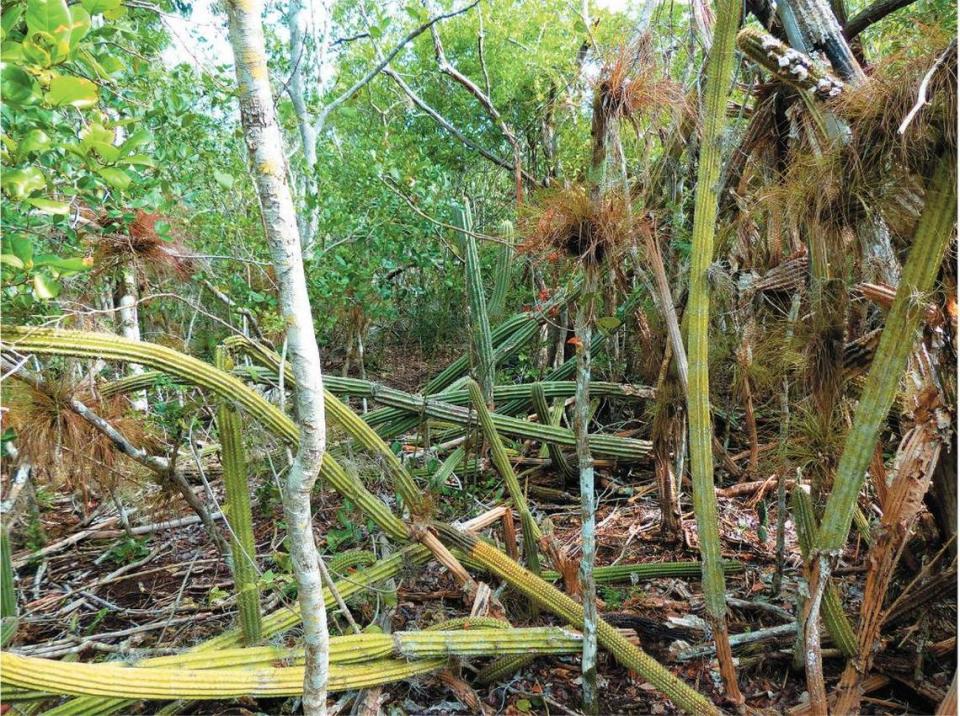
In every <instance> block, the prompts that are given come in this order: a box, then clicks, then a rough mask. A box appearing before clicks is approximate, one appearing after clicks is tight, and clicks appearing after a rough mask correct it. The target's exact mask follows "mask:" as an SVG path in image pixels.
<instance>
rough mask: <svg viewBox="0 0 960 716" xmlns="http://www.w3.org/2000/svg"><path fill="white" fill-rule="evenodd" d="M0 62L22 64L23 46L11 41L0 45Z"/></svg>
mask: <svg viewBox="0 0 960 716" xmlns="http://www.w3.org/2000/svg"><path fill="white" fill-rule="evenodd" d="M0 61H2V62H13V63H15V64H23V61H24V60H23V45H21V44H20V43H19V42H15V41H13V40H5V41H4V42H3V43H0Z"/></svg>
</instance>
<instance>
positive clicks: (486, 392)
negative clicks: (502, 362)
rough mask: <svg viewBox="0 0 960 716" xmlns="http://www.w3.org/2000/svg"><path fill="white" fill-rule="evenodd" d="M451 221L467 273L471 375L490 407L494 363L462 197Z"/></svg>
mask: <svg viewBox="0 0 960 716" xmlns="http://www.w3.org/2000/svg"><path fill="white" fill-rule="evenodd" d="M453 223H454V225H455V226H457V227H458V228H459V229H460V244H461V247H462V249H463V258H464V265H465V267H466V272H467V275H466V284H467V309H468V310H467V319H468V324H469V327H470V339H471V344H472V346H473V353H474V374H475V375H476V379H477V382H478V383H479V384H480V387H481V389H482V390H483V399H484V401H485V402H486V404H487V405H490V406H492V405H493V383H494V372H495V371H496V362H495V360H494V356H493V338H492V337H491V335H490V321H489V319H488V318H487V299H486V297H485V296H484V292H483V277H482V275H481V273H480V252H479V251H478V250H477V240H476V238H475V237H474V236H473V234H471V233H470V232H471V231H473V217H472V215H471V213H470V202H469V200H467V199H466V198H464V200H463V206H462V207H460V206H457V207H454V210H453Z"/></svg>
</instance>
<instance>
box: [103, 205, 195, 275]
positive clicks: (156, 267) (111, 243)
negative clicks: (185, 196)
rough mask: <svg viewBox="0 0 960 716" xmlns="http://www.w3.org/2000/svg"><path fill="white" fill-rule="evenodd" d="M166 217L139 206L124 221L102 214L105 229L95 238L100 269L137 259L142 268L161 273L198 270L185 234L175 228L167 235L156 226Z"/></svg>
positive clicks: (134, 261)
mask: <svg viewBox="0 0 960 716" xmlns="http://www.w3.org/2000/svg"><path fill="white" fill-rule="evenodd" d="M160 222H166V223H168V224H169V223H170V220H169V219H168V218H167V217H164V216H161V215H160V214H150V213H147V212H145V211H142V210H140V209H137V211H136V213H135V214H134V217H133V220H132V221H130V223H129V224H123V223H122V222H119V221H117V220H115V219H112V218H101V220H100V224H101V225H102V226H103V229H104V233H103V234H102V235H100V236H98V237H97V238H96V239H95V242H94V252H95V254H96V259H97V264H98V266H100V268H101V270H102V269H103V268H106V267H110V266H113V265H116V264H121V263H128V262H132V263H134V264H135V265H136V266H137V267H138V269H140V270H142V271H152V272H154V273H156V274H159V275H171V274H172V275H173V276H175V277H177V278H188V277H189V276H191V275H192V274H193V273H194V272H195V271H196V268H197V267H196V262H195V261H194V260H193V258H192V257H191V256H190V251H189V250H188V249H187V246H186V244H185V243H184V240H183V237H182V236H180V235H179V234H178V233H177V232H175V231H174V230H173V229H172V228H171V230H170V231H169V232H168V233H166V234H165V235H163V236H161V234H160V233H159V232H158V230H157V224H158V223H160Z"/></svg>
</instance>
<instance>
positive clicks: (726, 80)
mask: <svg viewBox="0 0 960 716" xmlns="http://www.w3.org/2000/svg"><path fill="white" fill-rule="evenodd" d="M739 26H740V3H739V2H736V1H735V0H721V1H720V2H719V3H718V4H717V22H716V30H715V33H714V38H713V48H712V50H711V51H710V56H709V57H708V59H707V80H706V88H705V97H704V106H703V138H702V144H701V149H700V165H699V167H698V168H697V190H696V197H695V209H694V224H693V256H692V257H691V265H690V297H689V300H688V312H689V316H690V325H689V329H688V333H687V340H688V346H687V347H688V351H687V356H688V359H689V366H688V373H689V380H690V384H689V390H688V393H687V402H688V405H689V410H688V412H689V418H688V420H689V424H690V474H691V481H692V483H693V506H694V512H695V514H696V519H697V534H698V536H699V543H700V553H701V555H702V557H703V591H704V597H705V601H706V607H707V617H708V620H709V622H710V625H711V627H712V628H713V635H714V639H715V641H716V645H717V659H718V661H719V663H720V672H721V674H722V676H723V680H724V684H725V686H726V694H727V698H728V699H730V700H731V701H733V702H734V703H738V704H739V703H742V702H743V695H742V694H741V693H740V689H739V687H738V686H737V675H736V670H735V668H734V665H733V656H732V654H731V651H730V642H729V638H728V635H727V620H726V609H727V605H726V599H725V595H724V590H725V585H724V579H723V568H722V565H721V560H720V531H719V527H718V521H717V496H716V491H715V486H714V482H713V451H712V449H711V447H712V445H713V440H712V438H713V427H712V421H711V419H710V374H709V365H708V362H709V356H710V346H709V328H710V286H709V283H708V280H707V270H708V269H709V267H710V264H711V262H712V261H713V242H714V233H715V227H716V220H717V201H718V197H717V186H718V185H719V180H720V165H721V151H720V149H721V148H720V133H721V130H722V128H723V122H724V118H725V117H726V105H727V98H728V96H729V94H730V85H731V84H732V82H733V73H734V44H735V39H736V34H737V29H738V28H739Z"/></svg>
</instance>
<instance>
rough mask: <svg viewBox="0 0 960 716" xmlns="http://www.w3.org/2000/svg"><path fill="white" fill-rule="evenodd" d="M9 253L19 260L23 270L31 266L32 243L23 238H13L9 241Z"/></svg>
mask: <svg viewBox="0 0 960 716" xmlns="http://www.w3.org/2000/svg"><path fill="white" fill-rule="evenodd" d="M9 245H10V253H12V254H13V255H14V256H16V257H17V258H18V259H20V262H21V263H22V264H23V266H24V268H31V267H32V266H33V242H32V241H31V240H30V239H28V238H26V237H24V236H14V237H13V238H12V239H10V240H9Z"/></svg>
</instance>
